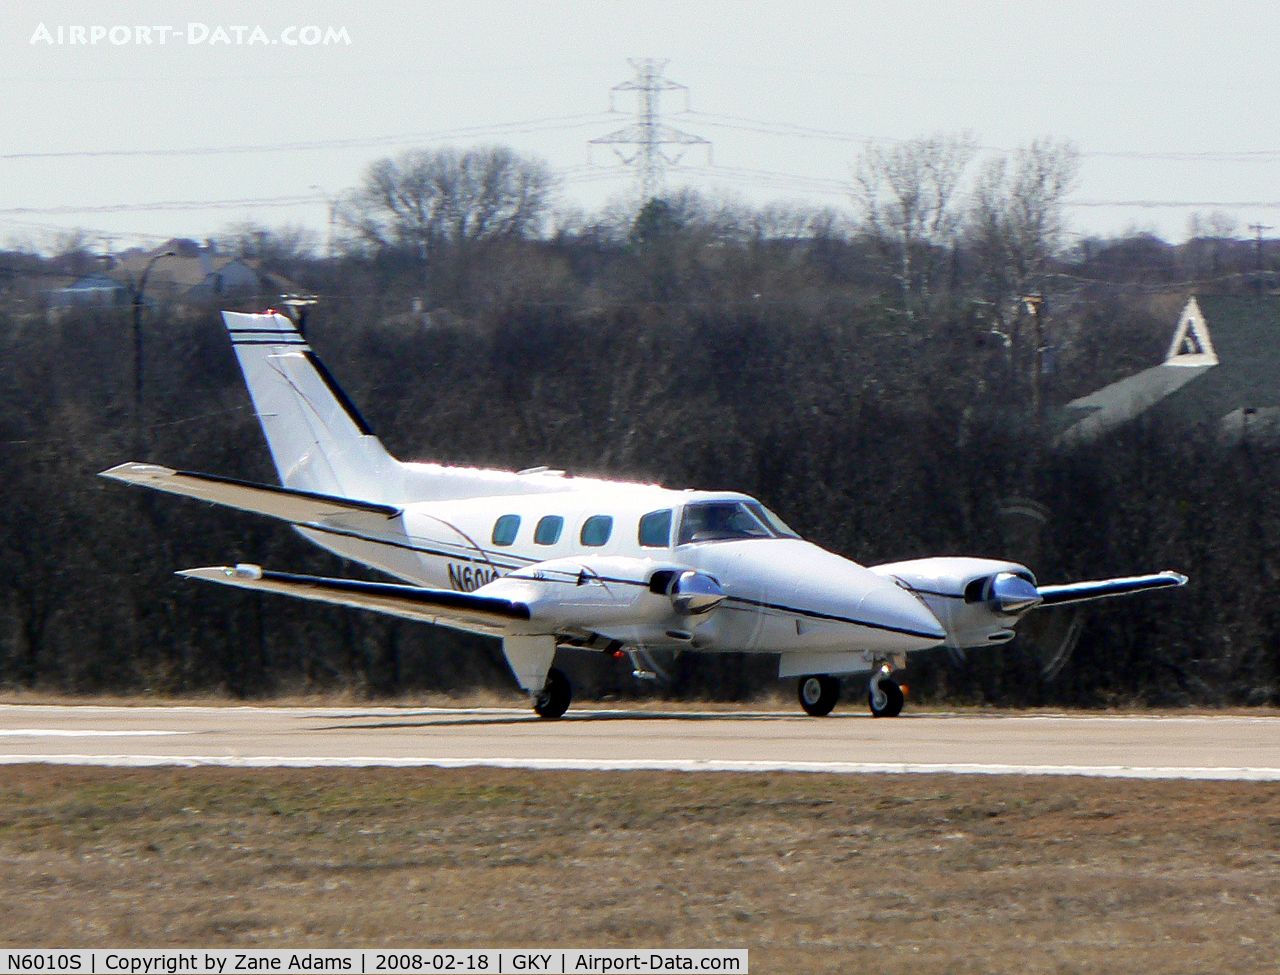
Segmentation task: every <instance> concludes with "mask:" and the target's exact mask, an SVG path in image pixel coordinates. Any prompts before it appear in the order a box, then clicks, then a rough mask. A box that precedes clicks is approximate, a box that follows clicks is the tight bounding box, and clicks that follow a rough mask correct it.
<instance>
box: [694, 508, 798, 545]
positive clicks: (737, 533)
mask: <svg viewBox="0 0 1280 975" xmlns="http://www.w3.org/2000/svg"><path fill="white" fill-rule="evenodd" d="M752 508H759V505H756V504H751V505H748V504H744V503H742V502H741V501H703V502H699V503H697V504H689V505H685V509H684V516H683V517H682V518H681V519H680V538H679V541H678V542H677V544H679V545H685V544H687V543H689V542H722V541H730V540H734V539H744V538H776V537H777V534H776V533H775V532H774V530H773V528H772V527H771V526H770V525H769V524H768V523H767V521H766V519H765V517H764V513H763V511H759V512H757V511H753V510H752Z"/></svg>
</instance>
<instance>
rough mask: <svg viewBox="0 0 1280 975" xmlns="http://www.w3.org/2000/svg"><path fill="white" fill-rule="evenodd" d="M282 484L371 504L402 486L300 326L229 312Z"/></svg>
mask: <svg viewBox="0 0 1280 975" xmlns="http://www.w3.org/2000/svg"><path fill="white" fill-rule="evenodd" d="M222 318H223V321H224V322H225V323H226V326H227V332H228V333H229V334H230V336H231V344H232V346H234V348H235V352H236V358H237V359H238V360H239V362H240V369H241V371H243V373H244V379H245V384H246V385H247V386H248V387H249V395H250V397H252V399H253V406H254V410H255V411H256V413H257V415H258V420H259V421H260V422H261V424H262V431H263V433H264V434H265V435H266V438H267V445H268V446H269V447H270V449H271V457H272V459H273V460H274V461H275V465H276V470H277V472H279V474H280V483H282V484H283V485H285V486H286V487H289V488H295V489H297V490H301V491H314V492H317V493H321V494H330V495H337V496H345V497H359V498H366V499H368V500H371V501H395V500H396V499H394V498H387V497H385V496H384V495H385V492H386V486H387V485H393V484H397V483H399V481H400V480H401V479H400V478H399V477H398V476H396V475H397V472H398V469H399V467H400V463H399V461H397V460H396V459H395V458H394V457H392V456H391V455H390V454H389V453H387V451H386V449H385V448H384V447H383V446H382V443H381V442H380V441H379V440H378V438H377V437H375V436H374V435H373V431H372V430H370V429H369V425H368V424H367V423H366V422H365V420H364V418H363V417H362V416H361V415H360V412H359V410H357V409H356V408H355V406H354V404H352V402H351V400H349V399H348V398H347V395H346V394H345V393H344V392H343V391H342V389H341V387H339V386H338V384H337V382H336V381H334V378H333V376H332V375H331V374H330V373H329V370H328V369H326V368H325V366H324V363H322V362H321V361H320V360H319V359H318V358H317V357H316V355H315V353H314V352H312V351H311V346H310V345H308V344H307V341H306V339H305V338H304V337H303V336H302V334H301V333H300V332H299V331H298V329H297V328H296V327H295V325H294V323H293V322H292V321H290V320H289V319H288V318H287V317H285V316H284V315H281V314H279V313H278V312H267V313H265V314H243V313H240V312H230V311H224V312H223V313H222Z"/></svg>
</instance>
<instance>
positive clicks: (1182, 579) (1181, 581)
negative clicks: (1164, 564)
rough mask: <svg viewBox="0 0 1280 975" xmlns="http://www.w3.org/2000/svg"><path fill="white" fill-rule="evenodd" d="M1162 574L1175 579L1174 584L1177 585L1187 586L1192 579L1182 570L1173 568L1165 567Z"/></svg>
mask: <svg viewBox="0 0 1280 975" xmlns="http://www.w3.org/2000/svg"><path fill="white" fill-rule="evenodd" d="M1160 574H1161V575H1162V576H1167V577H1168V578H1170V579H1172V580H1174V582H1173V584H1174V585H1175V586H1185V585H1186V584H1187V582H1188V581H1190V580H1188V578H1187V577H1186V576H1184V575H1183V574H1182V573H1181V572H1174V571H1173V570H1172V569H1165V570H1164V571H1163V572H1161V573H1160Z"/></svg>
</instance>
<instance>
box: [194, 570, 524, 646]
mask: <svg viewBox="0 0 1280 975" xmlns="http://www.w3.org/2000/svg"><path fill="white" fill-rule="evenodd" d="M178 575H180V576H186V577H188V578H190V579H204V580H205V581H207V582H219V583H221V584H222V585H224V586H236V587H237V588H240V589H252V590H254V591H255V592H277V593H283V594H284V595H286V596H297V597H298V598H300V599H313V600H316V601H317V602H322V603H332V604H334V605H336V606H353V607H355V608H357V609H369V610H373V611H374V612H377V613H386V614H387V615H389V616H401V617H403V618H405V619H410V620H418V621H420V622H423V623H434V624H436V625H438V626H448V627H451V628H453V629H455V630H465V631H467V632H468V633H483V634H486V635H488V636H501V635H502V634H504V633H505V632H507V631H508V630H509V629H510V628H511V626H512V625H513V624H517V623H521V622H527V621H528V619H529V617H530V615H531V614H530V611H529V607H528V606H526V605H525V604H524V603H519V602H514V601H512V600H510V599H500V598H496V597H493V596H477V595H476V594H475V593H469V592H453V591H452V590H449V589H424V588H422V587H421V586H405V585H399V584H396V583H389V582H364V581H362V580H359V579H326V578H323V577H320V576H303V575H290V574H288V573H285V572H269V571H267V570H265V569H263V568H261V567H260V566H256V565H235V566H230V565H215V566H209V567H207V568H203V569H185V570H183V571H182V572H179V573H178Z"/></svg>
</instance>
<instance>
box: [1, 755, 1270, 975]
mask: <svg viewBox="0 0 1280 975" xmlns="http://www.w3.org/2000/svg"><path fill="white" fill-rule="evenodd" d="M0 941H3V942H4V944H6V945H9V946H16V945H24V946H68V947H76V946H84V947H90V946H96V947H108V946H111V947H130V946H138V947H144V946H145V947H160V946H197V947H230V946H235V945H255V946H259V947H295V946H296V947H303V946H309V945H313V946H330V947H333V946H364V945H417V946H425V945H435V944H440V945H453V946H465V945H477V946H489V947H525V946H529V947H533V946H563V947H589V946H600V947H625V946H646V947H663V946H670V947H715V946H724V947H747V948H750V949H751V950H752V956H751V959H752V964H753V966H754V969H753V970H754V971H756V972H770V971H778V972H783V971H787V972H789V971H801V970H803V971H832V972H836V971H875V972H906V971H935V972H971V971H972V972H978V971H983V972H985V971H1008V972H1052V973H1055V975H1057V973H1065V972H1144V973H1146V972H1152V971H1160V972H1181V971H1187V972H1203V971H1234V972H1248V971H1259V972H1263V971H1266V972H1271V971H1274V970H1275V958H1276V955H1277V949H1280V785H1277V784H1251V783H1224V782H1203V783H1202V782H1186V781H1176V782H1175V781H1167V782H1161V781H1156V782H1152V781H1114V780H1097V779H1080V778H1061V777H1046V778H1022V777H981V776H943V775H930V776H824V775H803V774H795V773H788V774H776V775H712V774H678V773H605V772H601V773H589V772H528V771H511V770H498V769H461V770H440V769H406V770H400V769H370V770H361V769H354V770H353V769H323V770H322V769H283V770H252V771H245V770H238V769H220V768H206V769H191V770H173V769H145V770H118V769H81V768H57V767H49V766H34V765H33V766H9V767H7V768H6V769H5V770H4V774H3V784H2V785H0Z"/></svg>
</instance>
